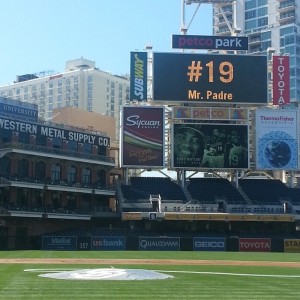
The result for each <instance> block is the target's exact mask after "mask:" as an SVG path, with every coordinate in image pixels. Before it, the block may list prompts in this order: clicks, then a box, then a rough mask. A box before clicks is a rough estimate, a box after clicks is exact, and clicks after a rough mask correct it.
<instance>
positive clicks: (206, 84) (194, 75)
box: [153, 53, 268, 104]
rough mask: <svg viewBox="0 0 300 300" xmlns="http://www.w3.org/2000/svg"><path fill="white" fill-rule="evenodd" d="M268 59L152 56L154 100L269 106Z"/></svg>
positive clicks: (183, 55)
mask: <svg viewBox="0 0 300 300" xmlns="http://www.w3.org/2000/svg"><path fill="white" fill-rule="evenodd" d="M267 91H268V88H267V57H266V56H264V55H261V56H250V55H221V54H219V55H211V54H187V53H153V100H154V101H161V102H165V101H166V102H167V103H170V102H193V103H195V102H196V103H197V102H199V103H209V104H213V103H222V104H226V103H227V104H235V103H242V104H267V102H268V93H267Z"/></svg>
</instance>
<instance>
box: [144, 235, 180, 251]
mask: <svg viewBox="0 0 300 300" xmlns="http://www.w3.org/2000/svg"><path fill="white" fill-rule="evenodd" d="M139 250H145V251H149V250H155V251H156V250H157V251H179V250H180V238H175V237H174V238H167V237H157V238H155V237H140V238H139Z"/></svg>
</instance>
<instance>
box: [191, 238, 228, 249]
mask: <svg viewBox="0 0 300 300" xmlns="http://www.w3.org/2000/svg"><path fill="white" fill-rule="evenodd" d="M193 250H194V251H225V250H226V240H225V238H212V237H195V238H193Z"/></svg>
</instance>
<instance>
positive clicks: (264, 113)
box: [256, 109, 298, 170]
mask: <svg viewBox="0 0 300 300" xmlns="http://www.w3.org/2000/svg"><path fill="white" fill-rule="evenodd" d="M256 168H257V169H260V170H296V169H298V136H297V111H296V110H284V109H257V110H256Z"/></svg>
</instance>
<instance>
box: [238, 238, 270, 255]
mask: <svg viewBox="0 0 300 300" xmlns="http://www.w3.org/2000/svg"><path fill="white" fill-rule="evenodd" d="M239 248H240V251H244V252H271V240H270V239H263V238H257V239H248V238H241V239H239Z"/></svg>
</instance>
